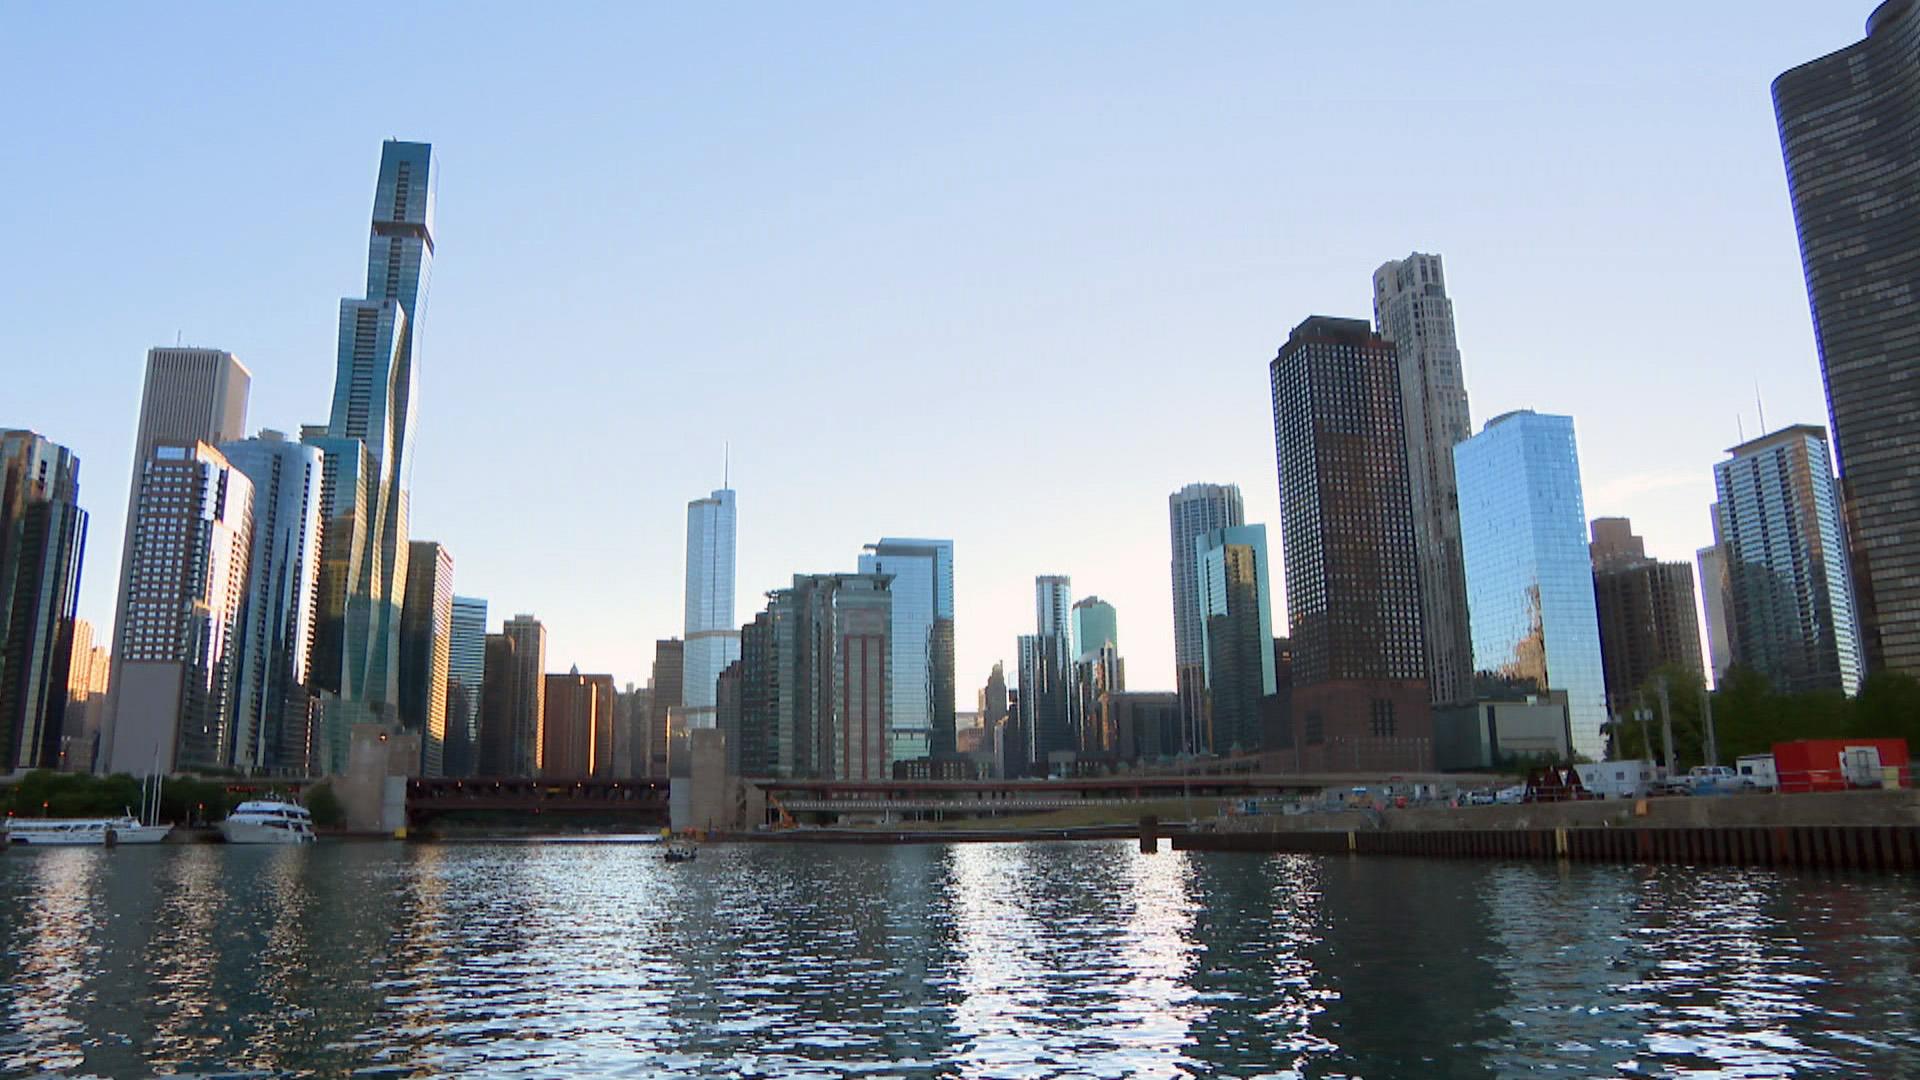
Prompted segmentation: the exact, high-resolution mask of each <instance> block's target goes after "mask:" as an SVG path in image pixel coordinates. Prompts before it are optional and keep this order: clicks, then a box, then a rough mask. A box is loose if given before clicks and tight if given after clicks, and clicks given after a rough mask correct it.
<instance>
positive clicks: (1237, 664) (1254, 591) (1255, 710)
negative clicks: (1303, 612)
mask: <svg viewBox="0 0 1920 1080" xmlns="http://www.w3.org/2000/svg"><path fill="white" fill-rule="evenodd" d="M1193 547H1194V560H1195V564H1196V567H1197V571H1198V578H1199V581H1200V636H1201V640H1202V649H1201V655H1202V656H1203V657H1204V658H1205V660H1206V682H1207V700H1208V722H1207V727H1206V732H1205V734H1206V741H1205V744H1204V745H1205V748H1206V750H1207V751H1208V752H1210V753H1214V754H1228V753H1234V752H1246V751H1251V750H1258V749H1259V748H1260V746H1261V742H1262V740H1261V727H1260V702H1261V700H1262V699H1263V698H1267V697H1271V696H1272V695H1273V693H1274V690H1275V687H1276V683H1275V674H1274V663H1273V660H1274V657H1273V614H1272V611H1273V599H1272V597H1273V582H1272V578H1271V571H1270V568H1269V566H1270V564H1269V561H1268V558H1267V527H1266V526H1265V525H1237V526H1233V527H1231V528H1225V529H1213V530H1210V531H1208V532H1206V533H1204V534H1202V535H1200V536H1198V537H1195V538H1194V542H1193Z"/></svg>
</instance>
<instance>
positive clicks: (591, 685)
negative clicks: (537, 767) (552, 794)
mask: <svg viewBox="0 0 1920 1080" xmlns="http://www.w3.org/2000/svg"><path fill="white" fill-rule="evenodd" d="M545 682H546V685H545V692H544V696H543V699H542V702H541V708H542V710H543V715H544V722H543V723H542V725H541V733H540V737H541V741H542V743H543V746H542V748H541V754H540V759H541V763H542V764H541V775H542V776H546V777H550V778H554V779H560V780H578V779H583V778H588V777H592V778H596V779H612V778H613V777H614V774H615V769H616V764H615V761H614V753H613V742H614V737H613V728H614V694H615V693H616V691H615V689H614V685H613V676H611V675H582V674H580V669H579V668H577V667H576V668H573V669H572V670H570V671H568V672H567V673H566V674H565V675H548V676H547V677H546V680H545Z"/></svg>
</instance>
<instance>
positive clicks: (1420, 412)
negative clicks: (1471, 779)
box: [1373, 252, 1473, 705]
mask: <svg viewBox="0 0 1920 1080" xmlns="http://www.w3.org/2000/svg"><path fill="white" fill-rule="evenodd" d="M1373 318H1374V323H1375V325H1377V326H1378V327H1379V328H1380V336H1381V337H1383V338H1385V339H1387V340H1388V341H1391V342H1393V344H1394V352H1395V354H1396V355H1397V356H1398V358H1399V362H1400V411H1401V416H1402V418H1403V420H1404V423H1405V427H1406V440H1407V488H1408V493H1409V494H1410V495H1411V496H1412V498H1413V546H1414V553H1415V554H1416V555H1417V556H1418V557H1419V559H1420V593H1421V617H1422V619H1423V624H1424V625H1423V630H1424V633H1425V635H1426V654H1427V681H1428V683H1429V684H1430V689H1431V690H1432V693H1433V701H1434V703H1435V704H1439V705H1451V704H1457V703H1460V702H1465V701H1471V700H1473V643H1472V640H1471V637H1470V635H1469V632H1468V628H1467V580H1466V570H1465V569H1464V567H1463V565H1462V563H1461V556H1460V509H1459V497H1458V495H1457V493H1456V492H1455V490H1454V481H1453V448H1454V446H1455V445H1457V444H1459V443H1461V442H1463V441H1465V440H1466V439H1467V438H1468V437H1469V436H1471V435H1472V434H1473V427H1472V422H1471V421H1470V420H1469V419H1468V417H1467V383H1466V378H1465V376H1464V375H1463V374H1462V372H1461V368H1460V346H1459V343H1458V342H1457V340H1456V339H1455V337H1454V330H1453V301H1452V300H1450V299H1448V298H1447V279H1446V273H1445V271H1444V269H1443V268H1442V266H1441V262H1440V256H1438V255H1422V254H1420V253H1418V252H1415V253H1414V254H1412V255H1409V256H1407V257H1406V258H1405V259H1401V260H1398V261H1393V262H1388V263H1386V264H1385V265H1383V266H1381V267H1380V269H1378V270H1375V271H1374V272H1373Z"/></svg>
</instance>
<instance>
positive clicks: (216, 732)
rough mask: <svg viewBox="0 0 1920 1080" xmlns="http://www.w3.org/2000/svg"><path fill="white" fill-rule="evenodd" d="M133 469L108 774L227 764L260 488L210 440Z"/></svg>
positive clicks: (175, 448)
mask: <svg viewBox="0 0 1920 1080" xmlns="http://www.w3.org/2000/svg"><path fill="white" fill-rule="evenodd" d="M135 471H136V472H137V474H138V475H139V483H140V494H139V497H138V498H137V499H136V500H135V501H134V519H133V520H134V525H133V545H132V548H131V551H130V555H131V557H130V558H129V559H128V560H127V564H126V566H125V567H124V568H123V570H122V573H121V582H120V593H121V596H122V600H121V604H120V608H121V611H122V622H121V624H120V625H119V626H118V627H117V628H116V631H115V639H114V650H113V660H114V667H115V670H114V673H113V675H112V682H113V702H114V704H113V720H112V724H111V728H112V732H113V735H112V750H111V756H110V758H109V763H108V770H107V771H109V772H124V773H131V774H133V775H136V776H145V775H148V774H151V773H173V772H176V771H190V770H194V769H215V768H226V767H228V766H230V765H231V764H232V762H233V757H232V753H233V730H234V676H235V674H236V673H235V671H234V659H235V657H234V654H235V652H236V651H237V644H238V638H239V635H240V632H241V627H240V625H239V621H240V609H241V602H242V600H243V598H244V597H245V594H246V584H247V559H248V557H249V555H250V554H251V552H252V548H253V536H252V531H251V530H252V510H253V484H252V483H251V482H249V481H248V480H247V477H246V474H245V473H242V472H241V471H240V470H238V469H236V468H234V467H233V466H232V465H231V464H230V463H229V462H228V461H227V459H226V456H225V455H223V454H221V453H220V451H218V450H216V449H214V448H213V447H212V446H210V445H208V444H206V443H203V442H202V443H193V444H191V445H176V444H171V443H162V444H160V445H158V446H155V447H154V448H153V451H152V453H151V454H149V455H148V457H147V459H146V460H145V461H142V462H140V463H139V465H138V466H137V467H136V470H135Z"/></svg>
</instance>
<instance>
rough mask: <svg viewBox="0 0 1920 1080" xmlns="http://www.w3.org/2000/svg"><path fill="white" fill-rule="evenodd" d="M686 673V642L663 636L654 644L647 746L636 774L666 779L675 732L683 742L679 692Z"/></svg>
mask: <svg viewBox="0 0 1920 1080" xmlns="http://www.w3.org/2000/svg"><path fill="white" fill-rule="evenodd" d="M685 676H686V643H685V642H683V641H681V640H680V639H679V638H664V639H662V640H660V641H656V642H654V643H653V678H652V679H651V680H650V682H649V684H648V693H647V729H646V746H645V749H644V750H642V751H641V763H642V764H643V765H644V766H645V769H644V771H643V772H641V773H640V774H639V775H641V776H648V777H654V778H656V779H665V778H666V776H667V771H668V757H667V755H668V748H669V746H670V745H671V743H672V741H673V738H674V736H675V734H676V733H677V734H679V735H680V736H681V738H682V740H683V741H684V738H685V732H684V731H683V730H681V727H682V725H683V724H684V723H685V721H684V720H683V719H682V716H683V713H682V709H683V708H684V705H683V704H682V698H681V694H682V693H683V691H684V689H685V684H684V683H683V682H681V680H682V679H683V678H685Z"/></svg>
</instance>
